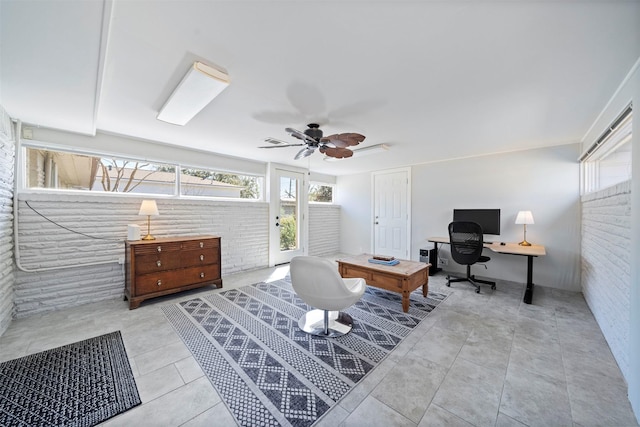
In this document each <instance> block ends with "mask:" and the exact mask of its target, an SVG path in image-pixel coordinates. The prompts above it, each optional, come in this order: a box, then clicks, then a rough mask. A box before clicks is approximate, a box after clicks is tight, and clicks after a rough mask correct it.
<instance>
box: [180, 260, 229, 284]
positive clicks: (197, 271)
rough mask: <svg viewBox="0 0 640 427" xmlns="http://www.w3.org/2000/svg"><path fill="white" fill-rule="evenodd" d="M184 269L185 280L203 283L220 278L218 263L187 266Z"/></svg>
mask: <svg viewBox="0 0 640 427" xmlns="http://www.w3.org/2000/svg"><path fill="white" fill-rule="evenodd" d="M182 271H183V277H184V280H185V281H186V282H187V283H202V282H208V281H210V280H216V279H219V278H220V266H219V265H218V264H211V265H204V266H202V267H191V268H185V269H184V270H182Z"/></svg>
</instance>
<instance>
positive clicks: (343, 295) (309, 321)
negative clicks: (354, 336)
mask: <svg viewBox="0 0 640 427" xmlns="http://www.w3.org/2000/svg"><path fill="white" fill-rule="evenodd" d="M290 273H291V285H292V286H293V290H294V291H295V292H296V294H297V295H298V296H299V297H300V298H301V299H302V300H303V301H304V302H306V303H307V304H309V305H310V306H312V307H315V308H316V309H317V310H311V311H308V312H307V313H305V314H304V316H302V317H301V318H300V320H298V326H299V327H300V329H302V330H303V331H304V332H307V333H309V334H312V335H322V336H327V337H339V336H341V335H344V334H346V333H348V332H349V331H351V326H352V325H353V319H352V318H351V316H349V315H348V314H347V313H342V312H340V311H339V310H344V309H345V308H348V307H350V306H352V305H353V304H355V303H356V302H357V301H358V300H359V299H360V297H362V294H363V293H364V290H365V288H366V285H367V284H366V282H365V280H364V279H360V278H347V279H343V278H342V277H340V274H338V269H337V267H336V265H335V264H334V263H333V262H331V261H330V260H328V259H325V258H317V257H312V256H297V257H294V258H293V259H292V260H291V266H290Z"/></svg>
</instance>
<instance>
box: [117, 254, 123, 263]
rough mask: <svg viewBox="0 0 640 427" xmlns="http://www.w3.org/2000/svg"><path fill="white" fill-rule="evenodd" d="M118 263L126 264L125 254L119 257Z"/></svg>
mask: <svg viewBox="0 0 640 427" xmlns="http://www.w3.org/2000/svg"><path fill="white" fill-rule="evenodd" d="M118 264H124V257H123V256H121V257H120V258H118Z"/></svg>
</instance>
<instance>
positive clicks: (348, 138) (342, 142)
mask: <svg viewBox="0 0 640 427" xmlns="http://www.w3.org/2000/svg"><path fill="white" fill-rule="evenodd" d="M285 130H286V131H287V132H288V133H289V134H290V135H291V136H293V137H295V138H298V139H300V140H302V143H298V144H290V143H288V142H285V141H281V140H279V139H275V138H266V139H265V142H269V143H271V144H273V145H267V146H262V147H259V148H282V147H305V148H303V149H302V150H300V151H299V152H298V154H296V156H295V157H294V159H295V160H298V159H303V158H305V157H307V156H310V155H311V154H313V152H314V151H315V150H316V149H319V150H320V152H321V153H323V154H324V155H326V156H329V157H335V158H338V159H342V158H345V157H351V156H353V151H351V150H350V149H348V148H346V147H350V146H353V145H358V144H360V143H361V142H362V141H364V138H365V136H364V135H360V134H359V133H338V134H334V135H329V136H322V130H320V125H319V124H317V123H309V124H308V125H307V129H305V130H304V132H300V131H299V130H296V129H292V128H286V129H285Z"/></svg>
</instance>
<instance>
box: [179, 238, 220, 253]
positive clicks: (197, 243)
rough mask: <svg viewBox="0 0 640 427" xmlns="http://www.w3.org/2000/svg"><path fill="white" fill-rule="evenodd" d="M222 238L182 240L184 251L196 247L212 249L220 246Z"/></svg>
mask: <svg viewBox="0 0 640 427" xmlns="http://www.w3.org/2000/svg"><path fill="white" fill-rule="evenodd" d="M219 247H220V240H218V239H200V240H191V241H188V242H182V250H183V251H191V250H196V249H211V248H219Z"/></svg>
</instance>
